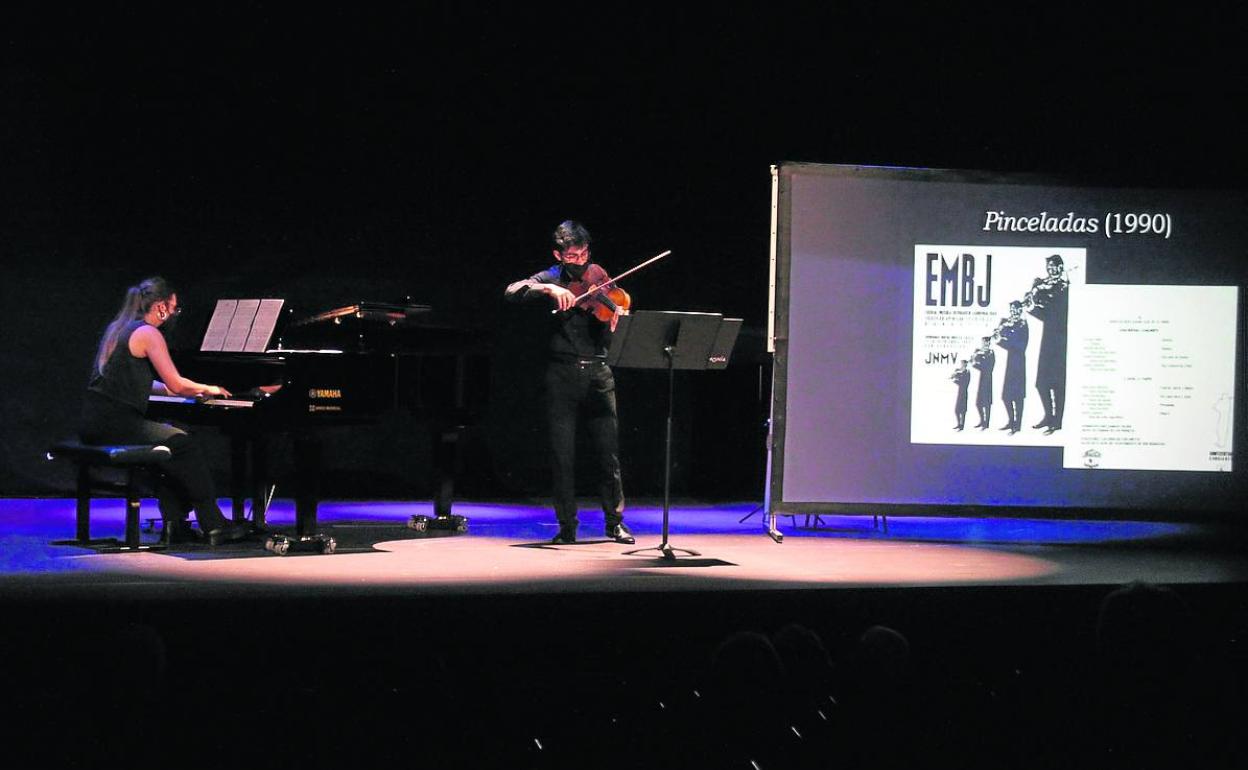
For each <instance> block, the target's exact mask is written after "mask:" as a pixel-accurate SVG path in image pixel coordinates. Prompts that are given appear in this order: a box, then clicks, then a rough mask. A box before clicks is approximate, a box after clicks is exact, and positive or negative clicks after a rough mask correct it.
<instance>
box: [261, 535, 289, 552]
mask: <svg viewBox="0 0 1248 770" xmlns="http://www.w3.org/2000/svg"><path fill="white" fill-rule="evenodd" d="M264 550H266V551H269V552H270V553H275V554H277V555H278V556H285V555H286V554H287V553H289V552H290V540H289V538H287V537H285V536H282V535H278V536H274V537H270V538H268V539H267V540H265V541H264Z"/></svg>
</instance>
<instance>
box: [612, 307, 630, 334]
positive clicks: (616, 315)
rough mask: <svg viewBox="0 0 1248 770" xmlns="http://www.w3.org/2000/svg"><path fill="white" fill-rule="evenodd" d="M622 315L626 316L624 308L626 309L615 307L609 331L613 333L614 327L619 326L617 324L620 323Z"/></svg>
mask: <svg viewBox="0 0 1248 770" xmlns="http://www.w3.org/2000/svg"><path fill="white" fill-rule="evenodd" d="M622 315H628V308H626V307H619V306H618V305H617V306H616V308H615V313H613V314H612V315H611V331H613V332H614V331H615V327H616V326H618V325H619V323H620V316H622Z"/></svg>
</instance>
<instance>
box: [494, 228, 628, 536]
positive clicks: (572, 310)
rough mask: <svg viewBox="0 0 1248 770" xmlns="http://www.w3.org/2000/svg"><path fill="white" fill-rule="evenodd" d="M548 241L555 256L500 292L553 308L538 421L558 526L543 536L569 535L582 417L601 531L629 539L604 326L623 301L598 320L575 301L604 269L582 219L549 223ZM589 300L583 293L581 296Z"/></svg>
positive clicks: (611, 325) (611, 324) (573, 524)
mask: <svg viewBox="0 0 1248 770" xmlns="http://www.w3.org/2000/svg"><path fill="white" fill-rule="evenodd" d="M553 241H554V257H555V262H556V264H555V265H553V266H552V267H550V268H547V269H546V270H543V271H542V272H540V273H537V274H535V275H532V276H530V277H528V278H525V279H524V280H520V281H516V282H515V283H513V284H511V285H510V286H508V287H507V290H506V292H505V294H504V296H505V298H506V299H507V300H509V301H512V302H519V301H534V300H539V299H541V298H543V297H545V298H548V299H549V301H550V302H552V303H553V304H554V308H555V310H556V311H557V312H555V313H553V314H552V315H551V316H550V318H551V321H550V327H549V332H548V334H547V345H546V351H545V353H546V359H547V364H546V372H545V383H546V425H547V429H548V431H549V435H550V459H551V472H552V476H553V482H554V495H553V496H554V506H555V516H556V518H557V519H558V521H559V532H558V534H556V535H555V537H554V539H553V540H552V541H551V542H553V543H556V544H567V543H574V542H576V531H577V526H578V520H577V511H576V478H575V468H576V431H577V426H578V424H584V426H585V428H586V432H587V433H588V436H589V440H590V451H591V452H593V456H594V465H595V466H596V467H597V469H598V476H599V479H598V481H599V499H600V502H601V504H602V511H603V514H604V516H605V523H606V536H607V537H609V538H611V539H612V540H614V541H616V542H617V543H625V544H632V543H634V542H636V541H635V540H634V538H633V535H632V533H631V532H629V530H628V527H626V526H625V525H624V487H623V483H622V481H621V477H620V458H619V421H618V417H617V414H616V406H615V378H614V376H613V375H612V373H611V367H609V366H607V348H608V347H609V345H610V340H611V332H612V331H614V330H615V323H616V320H617V319H618V317H619V314H620V313H622V312H626V310H624V308H625V307H626V306H627V303H626V302H625V303H623V304H622V305H619V306H614V305H613V306H612V307H613V308H614V309H613V310H612V311H610V313H609V315H608V317H607V320H605V321H604V320H601V314H599V315H595V314H594V313H593V312H591V308H589V307H587V306H586V304H587V303H586V300H582V301H581V302H580V303H578V302H576V298H577V295H578V293H584V292H586V291H589V290H590V289H592V288H596V287H594V286H592V285H589V284H586V283H585V279H586V277H587V276H591V275H601V276H605V273H604V272H603V271H602V270H601V268H598V267H597V266H596V265H593V264H592V263H591V262H590V253H589V243H590V236H589V231H588V230H586V229H585V226H584V225H582V224H581V223H580V222H576V221H573V220H568V221H565V222H563V223H562V224H560V225H559V226H558V227H557V228H556V229H555V232H554V234H553ZM617 291H618V290H617ZM625 297H627V295H625ZM593 301H594V298H593V297H592V296H591V297H590V298H589V302H593ZM596 309H597V310H601V309H602V308H601V306H599V307H597V308H596Z"/></svg>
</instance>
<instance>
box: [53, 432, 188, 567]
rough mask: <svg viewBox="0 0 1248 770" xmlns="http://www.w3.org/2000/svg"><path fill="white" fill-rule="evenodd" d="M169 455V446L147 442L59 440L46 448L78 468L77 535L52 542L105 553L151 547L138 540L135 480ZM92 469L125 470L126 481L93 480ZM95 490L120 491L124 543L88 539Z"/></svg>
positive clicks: (76, 495)
mask: <svg viewBox="0 0 1248 770" xmlns="http://www.w3.org/2000/svg"><path fill="white" fill-rule="evenodd" d="M172 456H173V453H172V452H170V451H169V447H165V446H153V445H149V444H138V445H93V444H84V443H82V442H81V441H62V442H61V443H59V444H57V445H56V446H54V447H52V448H51V449H49V450H48V454H47V457H48V459H49V460H68V461H70V462H72V463H74V465H76V466H77V468H78V479H77V483H76V485H75V490H74V496H75V498H77V537H75V538H74V539H73V540H55V541H53V545H78V546H85V547H90V548H96V549H97V550H100V551H102V552H105V553H108V552H132V551H144V550H151V549H152V548H153V547H152V546H143V545H140V543H139V488H138V485H137V483H136V482H137V479H138V476H139V474H141V473H143V472H145V471H155V470H156V469H158V468H159V467H160V466H161V465H162V464H164V463H165V462H167V461H168V460H169V458H170V457H172ZM92 468H111V469H116V470H120V471H124V477H125V481H124V482H123V483H121V484H115V483H114V484H104V483H102V482H99V481H94V480H93V479H92V474H91V469H92ZM97 491H105V492H112V493H116V492H118V491H120V492H121V493H122V494H123V495H124V496H125V499H126V535H125V541H124V542H123V543H119V542H118V541H117V539H116V538H111V537H110V538H103V539H97V540H92V539H91V497H92V495H93V493H95V492H97ZM101 546H102V547H101Z"/></svg>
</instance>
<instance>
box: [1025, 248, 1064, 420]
mask: <svg viewBox="0 0 1248 770" xmlns="http://www.w3.org/2000/svg"><path fill="white" fill-rule="evenodd" d="M1044 267H1045V272H1046V273H1047V275H1046V276H1045V277H1043V278H1037V279H1036V282H1035V284H1034V285H1033V286H1032V287H1031V291H1029V292H1028V293H1027V298H1026V300H1025V302H1026V303H1027V304H1028V308H1027V312H1028V313H1031V314H1032V315H1033V316H1035V317H1036V318H1038V319H1039V320H1041V321H1043V322H1044V329H1043V330H1042V332H1041V334H1040V355H1039V357H1038V358H1037V359H1036V392H1037V393H1039V394H1040V404H1041V405H1042V406H1043V407H1044V417H1043V418H1042V419H1041V420H1040V422H1038V423H1036V424H1035V425H1033V426H1031V427H1033V428H1044V435H1046V436H1048V435H1051V434H1052V433H1053V432H1054V431H1057V430H1061V429H1062V413H1063V412H1064V411H1065V407H1066V322H1067V318H1068V316H1069V312H1070V292H1069V289H1070V281H1069V279H1067V277H1066V268H1065V264H1064V263H1063V262H1062V258H1061V257H1060V256H1059V255H1057V254H1054V255H1052V256H1050V257H1049V258H1048V259H1046V260H1045V265H1044Z"/></svg>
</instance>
